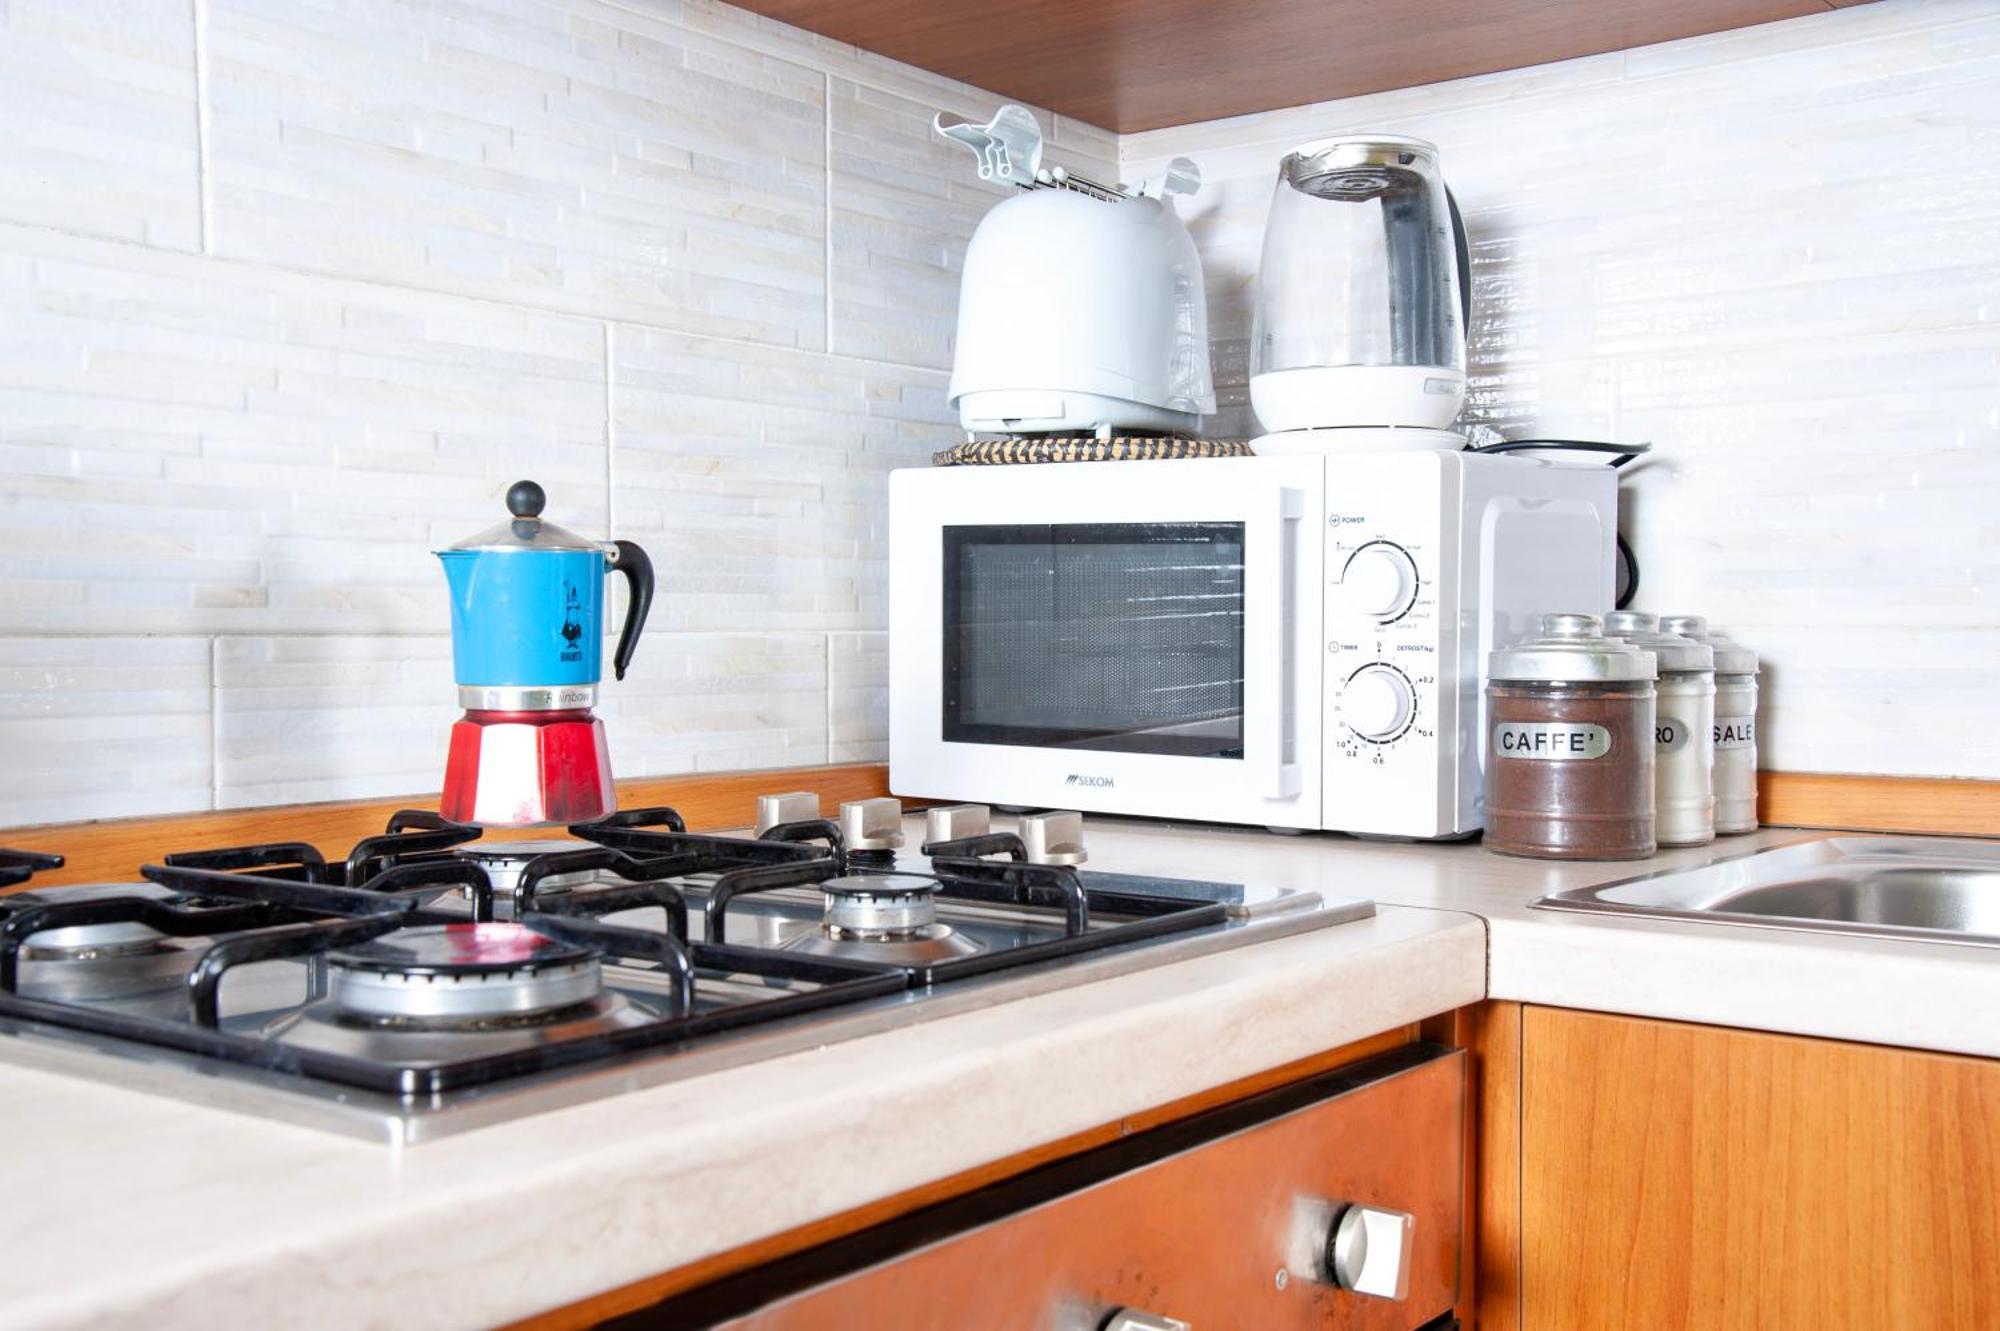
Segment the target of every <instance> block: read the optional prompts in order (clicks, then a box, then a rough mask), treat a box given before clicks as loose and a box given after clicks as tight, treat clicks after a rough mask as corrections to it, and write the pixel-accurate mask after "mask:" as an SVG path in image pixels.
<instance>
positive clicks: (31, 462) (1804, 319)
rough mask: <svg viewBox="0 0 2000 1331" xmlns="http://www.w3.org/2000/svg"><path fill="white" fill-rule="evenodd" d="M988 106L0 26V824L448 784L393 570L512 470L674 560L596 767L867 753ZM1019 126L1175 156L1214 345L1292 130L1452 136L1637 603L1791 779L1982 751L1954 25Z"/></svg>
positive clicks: (1993, 198)
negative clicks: (1201, 120)
mask: <svg viewBox="0 0 2000 1331" xmlns="http://www.w3.org/2000/svg"><path fill="white" fill-rule="evenodd" d="M198 21H199V23H200V25H201V29H202V32H201V41H200V46H201V49H200V51H199V52H198V51H197V44H198V43H197V23H198ZM1001 100H1004V99H1002V98H999V97H995V96H993V95H991V94H988V93H984V92H982V91H980V90H978V89H976V88H971V87H968V86H967V85H965V84H963V83H961V82H959V81H957V80H953V79H948V78H944V77H942V76H939V75H935V74H931V73H928V72H925V71H922V70H916V69H912V68H910V67H908V66H903V65H898V64H896V63H895V62H893V61H890V60H887V59H885V58H883V57H880V56H877V55H874V54H872V53H869V52H865V51H858V50H856V49H854V48H853V47H850V46H846V45H844V44H842V43H839V42H833V41H830V40H828V39H825V38H822V37H818V36H815V35H813V34H810V33H806V32H803V31H801V30H799V29H796V28H791V27H788V26H786V25H784V24H780V23H775V22H773V21H771V20H768V19H763V18H760V17H757V16H755V15H752V14H749V13H747V12H745V11H742V10H738V9H735V8H732V7H730V6H728V5H726V4H721V3H718V0H462V2H461V3H453V4H428V3H426V4H415V5H412V4H405V3H397V2H395V0H340V2H338V3H336V0H302V2H301V3H296V4H290V3H287V4H280V3H276V2H275V0H199V3H196V2H195V0H188V2H187V3H180V2H179V0H174V2H171V3H159V4H155V3H149V2H147V0H92V3H90V4H88V5H69V4H58V3H55V2H54V0H0V179H4V180H5V181H6V182H7V186H6V188H5V189H4V190H0V613H4V615H5V619H6V623H7V626H8V627H7V629H6V630H5V631H4V633H3V634H0V750H4V751H5V752H6V753H7V755H8V763H7V764H6V765H4V766H5V775H4V776H0V783H4V784H0V824H8V823H28V822H36V821H55V820H66V819H74V818H90V817H103V816H114V815H119V814H134V813H153V812H166V811H170V810H179V809H197V808H206V807H216V806H230V807H233V806H239V805H249V804H261V803H267V802H287V801H295V800H317V799H331V798H342V797H348V796H378V795H396V794H406V793H415V792H417V791H421V790H425V789H432V788H435V786H436V784H437V780H438V777H439V775H440V773H441V765H442V751H443V750H442V745H443V742H444V733H445V730H446V728H447V727H448V726H449V724H450V722H451V720H452V718H453V716H454V715H455V708H454V706H453V701H454V700H453V698H452V696H451V692H450V687H449V685H450V680H449V661H448V649H447V645H446V642H445V639H444V637H443V636H442V635H443V630H444V627H445V624H446V615H445V605H444V597H443V583H442V579H441V577H440V576H439V574H438V571H437V568H436V563H435V560H434V559H433V557H432V555H431V553H430V552H431V551H432V550H433V549H435V548H436V547H437V546H438V545H440V544H443V543H447V542H449V541H450V540H453V539H455V538H457V537H459V536H461V535H464V534H467V533H469V532H470V531H472V530H475V529H477V528H479V527H482V526H485V525H487V523H489V522H490V521H492V520H493V519H494V518H496V517H497V516H498V501H499V496H500V494H501V493H502V491H503V490H504V489H505V487H506V485H507V484H508V482H510V481H512V480H514V479H516V478H517V477H518V476H521V475H533V476H534V477H535V478H536V479H538V480H540V481H541V482H542V483H543V484H544V485H545V486H547V488H548V489H549V491H550V495H551V516H553V517H555V518H557V520H559V521H562V522H564V523H565V524H566V525H568V526H571V527H573V528H575V529H576V530H579V531H582V532H585V533H587V534H591V535H594V536H607V535H611V534H616V535H620V536H624V537H627V538H629V539H633V540H637V541H639V542H640V543H641V544H643V545H645V546H646V547H647V548H648V549H649V550H650V551H651V553H652V555H653V558H654V560H655V563H656V564H657V565H658V567H659V569H660V571H661V575H662V581H661V592H660V597H659V600H658V602H657V603H656V606H655V610H654V620H653V626H652V628H651V629H649V631H648V633H647V635H646V639H645V641H644V642H643V644H642V645H641V647H640V650H639V653H638V657H637V659H636V661H635V663H634V665H633V669H632V672H631V675H630V677H629V678H628V679H627V680H626V681H624V682H623V683H612V682H609V681H607V682H606V684H605V690H604V692H605V703H604V707H603V714H604V715H605V717H606V719H607V723H608V725H609V726H610V728H611V742H612V754H613V761H614V764H615V765H616V767H617V770H618V771H619V773H620V774H621V775H629V776H640V775H652V774H660V773H668V772H686V771H703V770H722V769H727V768H737V767H750V766H784V765H791V764H804V763H815V762H822V761H827V760H834V761H855V760H867V759H874V758H879V757H880V756H881V755H882V753H883V752H884V749H885V745H886V719H885V711H886V694H885V677H886V640H885V635H884V632H883V630H884V629H885V628H886V605H885V581H886V559H887V551H886V533H885V530H884V526H885V517H886V514H885V511H884V476H885V475H886V472H887V471H888V470H889V469H890V468H891V467H894V466H899V465H911V464H916V463H920V462H921V461H922V460H923V459H924V458H925V457H926V456H927V455H928V454H929V453H930V452H931V451H932V450H934V449H936V448H938V447H940V446H942V445H944V444H947V443H949V442H951V441H952V440H953V439H954V438H955V437H956V434H957V431H956V428H955V424H954V421H953V418H952V415H951V413H950V411H949V409H948V407H947V405H946V403H945V383H946V377H947V371H948V369H949V366H950V357H951V336H952V328H953V323H954V321H955V312H954V307H955V293H956V285H957V272H958V265H959V264H960V262H961V260H962V257H963V253H964V246H965V244H966V241H967V239H968V238H969V236H970V234H971V230H972V228H973V226H975V225H976V223H977V221H978V219H979V217H980V216H981V214H982V213H983V211H984V210H985V209H986V208H987V207H989V206H991V203H992V202H993V201H994V199H995V198H996V197H999V196H998V195H997V194H996V193H995V192H994V191H993V190H991V189H990V188H988V187H986V186H982V185H980V184H978V183H977V181H976V179H975V177H974V174H973V170H972V163H971V159H970V157H969V156H967V155H966V154H965V153H964V152H963V151H962V150H961V149H958V148H956V147H955V146H953V145H949V144H945V143H943V142H941V141H939V140H937V139H936V138H935V137H934V136H932V135H931V133H930V129H929V122H930V118H931V116H932V115H933V114H934V113H935V112H936V111H937V110H940V109H946V110H950V111H953V112H954V113H957V114H963V115H968V116H976V117H979V118H984V116H986V115H988V114H990V113H991V110H992V109H993V107H994V106H996V105H997V104H998V103H999V102H1000V101H1001ZM1043 123H1044V126H1045V128H1046V129H1047V130H1048V131H1049V136H1050V158H1051V160H1054V161H1061V162H1063V163H1064V164H1065V165H1068V166H1070V167H1071V168H1072V169H1074V170H1076V171H1078V172H1081V173H1084V174H1088V175H1092V176H1094V177H1098V178H1110V177H1114V176H1119V175H1122V176H1123V177H1124V178H1126V179H1136V178H1139V177H1141V176H1143V175H1145V174H1147V173H1148V172H1151V171H1154V170H1157V169H1158V168H1159V166H1160V165H1161V164H1163V163H1164V161H1165V159H1166V158H1168V157H1170V156H1172V155H1175V154H1177V153H1187V154H1190V155H1192V156H1194V157H1195V158H1196V159H1197V160H1198V161H1199V162H1200V163H1201V165H1202V167H1203V170H1204V173H1205V175H1206V176H1207V185H1206V186H1205V188H1204V189H1203V191H1202V193H1201V194H1200V195H1199V196H1198V197H1197V198H1195V199H1193V200H1191V201H1185V202H1184V203H1183V204H1182V207H1183V210H1184V213H1185V215H1186V216H1187V217H1188V218H1189V222H1190V226H1191V228H1192V229H1193V231H1194V232H1195V234H1196V236H1197V239H1198V241H1199V243H1200V244H1201V246H1202V249H1203V253H1204V258H1205V260H1206V263H1207V268H1208V278H1209V287H1210V326H1211V331H1212V334H1213V337H1214V340H1215V344H1216V351H1217V358H1218V362H1219V364H1222V365H1225V366H1226V365H1227V364H1230V363H1238V364H1240V363H1241V361H1242V360H1243V348H1244V346H1245V339H1246V338H1247V322H1248V319H1247V316H1248V309H1249V303H1248V293H1249V286H1248V284H1249V281H1250V278H1251V276H1252V275H1253V273H1254V271H1255V267H1256V261H1257V251H1258V248H1259V245H1260V241H1261V233H1262V225H1263V214H1264V210H1265V208H1266V207H1267V206H1268V202H1269V195H1270V190H1271V172H1272V169H1273V167H1274V165H1275V162H1276V159H1277V156H1278V155H1279V154H1280V153H1281V152H1282V151H1284V150H1285V149H1286V148H1288V147H1289V146H1291V145H1292V144H1293V143H1295V142H1297V141H1299V140H1302V139H1304V138H1309V137H1313V136H1316V135H1322V134H1326V133H1330V132H1335V131H1338V130H1344V129H1352V128H1379V129H1384V130H1391V131H1396V132H1405V133H1417V134H1423V135H1428V136H1430V137H1434V138H1436V139H1437V140H1438V141H1439V142H1440V143H1441V144H1442V145H1443V148H1444V157H1445V162H1446V170H1447V174H1448V175H1449V176H1450V178H1451V180H1452V182H1453V185H1454V188H1455V189H1456V190H1457V191H1458V193H1459V196H1460V198H1461V200H1462V201H1463V202H1464V204H1465V206H1466V213H1467V221H1468V224H1469V227H1470V230H1471V232H1472V238H1473V250H1474V263H1475V271H1476V291H1477V293H1478V298H1479V313H1478V314H1477V316H1476V318H1475V321H1474V327H1473V330H1472V334H1473V347H1474V356H1473V359H1474V366H1473V375H1474V406H1473V414H1474V415H1475V416H1476V417H1477V418H1478V419H1480V420H1482V421H1485V422H1488V423H1491V424H1495V425H1498V426H1503V427H1507V428H1509V429H1512V430H1516V431H1519V430H1526V429H1533V430H1536V431H1541V432H1574V433H1584V434H1595V435H1602V436H1605V437H1616V438H1623V439H1641V438H1644V439H1651V440H1653V441H1654V442H1655V444H1656V445H1657V446H1658V449H1659V457H1658V459H1657V460H1656V461H1654V462H1652V463H1649V464H1648V465H1646V466H1645V467H1643V468H1635V469H1634V473H1633V475H1632V479H1631V483H1630V485H1629V486H1628V491H1629V494H1630V498H1629V504H1630V509H1629V513H1628V525H1629V526H1630V527H1631V529H1632V533H1633V536H1634V539H1635V542H1636V544H1637V545H1638V547H1639V551H1640V554H1641V557H1642V559H1643V560H1644V562H1645V568H1646V592H1645V595H1644V596H1643V597H1642V601H1643V602H1644V603H1647V604H1651V605H1654V606H1659V607H1663V608H1681V607H1683V606H1691V607H1694V608H1699V609H1705V610H1707V611H1709V612H1710V613H1711V614H1712V615H1713V617H1714V618H1716V619H1717V620H1718V621H1719V622H1727V623H1729V624H1730V625H1731V627H1733V628H1735V629H1736V630H1737V631H1738V632H1739V633H1741V634H1742V636H1744V637H1745V638H1746V639H1748V640H1750V641H1752V642H1754V643H1756V644H1757V645H1758V646H1760V647H1762V648H1763V649H1764V651H1765V653H1766V655H1767V657H1768V659H1769V661H1770V673H1769V676H1768V677H1767V684H1768V686H1769V687H1768V694H1769V697H1770V700H1771V702H1770V707H1769V709H1768V713H1767V722H1766V745H1767V749H1766V751H1767V755H1768V760H1769V761H1770V762H1771V763H1772V764H1773V765H1775V766H1780V767H1787V768H1795V769H1819V770H1833V771H1884V772H1925V773H1933V774H1937V773H1942V774H1956V775H1967V776H2000V749H1996V748H1995V746H1994V745H1993V744H1992V743H1990V742H1988V741H1987V740H1985V739H1982V738H1981V736H1982V735H1985V734H1986V733H1988V732H1992V733H2000V724H1995V723H1996V721H2000V717H1996V716H1995V715H1994V705H1993V704H1992V703H1991V702H1990V701H1989V700H1988V699H1987V698H1986V697H1985V696H1984V693H1982V691H1981V689H1980V688H1979V685H1980V684H1981V683H1982V682H1983V677H1982V673H1981V672H1982V671H1984V672H1986V674H1990V669H1991V667H1990V662H1992V661H1994V660H2000V618H1996V606H1995V601H1994V592H1993V590H1992V589H1993V588H1994V587H1995V586H1996V585H2000V554H1996V550H2000V535H1996V530H2000V529H1996V528H1995V526H1994V523H1993V520H1992V518H1991V516H1990V515H1991V513H1992V512H1993V511H1994V505H1995V502H1996V500H2000V474H1997V473H1996V469H2000V408H1996V406H1995V401H1996V399H1995V396H1994V387H1993V386H1994V384H1995V383H1996V382H2000V314H1996V311H2000V11H1995V10H1994V8H1993V7H1992V5H1991V4H1990V3H1986V2H1985V0H1881V3H1877V4H1872V5H1866V6H1860V7H1857V8H1852V9H1845V10H1842V11H1841V12H1838V13H1833V14H1829V15H1826V16H1824V17H1814V18H1810V19H1804V20H1796V21H1792V22H1787V23H1782V24H1772V25H1766V26H1764V27H1760V28H1756V29H1751V30H1747V31H1743V32H1736V33H1724V34H1717V35H1715V36H1712V37H1704V38H1695V39H1690V40H1688V41H1684V42H1675V43H1670V44H1667V45H1665V46H1659V47H1651V48H1645V49H1642V50H1638V51H1631V52H1624V53H1617V54H1612V55H1606V56H1599V57H1592V58H1589V59H1585V60H1577V61H1570V62H1567V63H1564V64H1560V65H1550V66H1542V67H1539V68H1535V69H1528V70H1517V71H1509V72H1505V73H1500V74H1494V75H1488V76H1483V77H1481V78H1477V79H1468V80H1463V81H1460V82H1457V83H1451V84H1443V85H1437V86H1434V87H1427V88H1411V89H1401V90H1397V91H1394V92H1388V93H1382V94H1378V95H1375V96H1371V97H1367V98H1359V99H1354V100H1353V101H1349V102H1339V103H1330V104H1326V105H1322V106H1315V107H1299V108H1292V109H1289V110H1285V111H1279V112H1273V113H1271V114H1269V115H1266V116H1251V117H1242V118H1239V119H1236V120H1229V121H1220V122H1215V123H1212V124H1207V125H1196V126H1187V127H1183V128H1180V129H1173V130H1162V131H1154V132H1150V133H1147V134H1140V135H1129V136H1125V137H1124V138H1122V139H1121V138H1119V137H1118V136H1115V135H1112V134H1110V133H1108V132H1106V131H1104V130H1101V129H1098V128H1096V127H1093V126H1089V125H1084V124H1080V123H1077V122H1074V121H1070V120H1067V119H1064V118H1059V117H1044V120H1043ZM204 201H206V206H204ZM1219 377H1220V380H1221V382H1219V385H1218V387H1219V390H1220V393H1221V396H1222V398H1223V400H1224V402H1225V403H1226V404H1230V403H1232V401H1234V402H1240V400H1241V398H1242V396H1243V385H1242V382H1241V381H1242V378H1243V376H1242V374H1241V372H1240V371H1239V372H1237V373H1234V374H1233V375H1232V374H1230V373H1228V372H1227V371H1226V370H1225V372H1223V373H1222V374H1221V375H1220V376H1219ZM1232 378H1233V380H1234V382H1233V383H1232V382H1231V380H1232ZM1249 424H1250V422H1249V419H1248V415H1247V410H1246V409H1244V408H1242V407H1241V406H1240V405H1226V406H1225V410H1224V413H1223V415H1222V417H1221V418H1220V419H1219V420H1218V421H1217V422H1216V423H1215V429H1216V431H1217V432H1220V433H1228V432H1233V431H1241V430H1247V429H1248V427H1249ZM613 600H614V606H619V605H622V597H620V596H618V595H616V593H615V585H614V598H613Z"/></svg>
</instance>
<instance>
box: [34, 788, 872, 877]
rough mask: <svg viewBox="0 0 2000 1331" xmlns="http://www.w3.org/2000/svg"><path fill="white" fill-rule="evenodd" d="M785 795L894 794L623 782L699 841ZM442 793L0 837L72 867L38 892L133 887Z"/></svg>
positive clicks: (360, 829) (517, 834) (324, 834)
mask: <svg viewBox="0 0 2000 1331" xmlns="http://www.w3.org/2000/svg"><path fill="white" fill-rule="evenodd" d="M786 790H811V791H816V792H818V794H819V797H820V804H821V806H822V807H823V808H824V809H825V810H826V811H827V812H828V813H829V814H831V813H832V812H833V810H834V809H835V808H837V807H838V806H839V805H840V803H841V801H843V800H858V799H870V798H873V797H875V796H877V795H886V794H888V793H889V769H888V768H887V767H884V766H883V765H882V764H880V763H857V764H853V765H850V766H840V767H800V768H785V769H781V770H778V771H769V772H731V773H728V774H727V775H713V774H696V775H689V776H675V777H661V778H655V779H646V780H635V781H620V782H619V783H618V803H619V806H620V807H621V808H626V809H639V808H645V807H646V806H648V805H653V804H670V805H672V806H673V807H675V808H676V809H679V810H680V811H681V814H682V816H683V817H685V818H686V819H687V821H688V826H689V827H690V828H693V829H694V830H696V831H701V830H705V829H713V828H720V827H741V826H744V825H746V824H748V823H750V822H751V821H752V820H753V819H754V818H755V817H756V812H757V797H758V796H759V795H768V794H773V793H776V792H779V791H786ZM437 802H438V797H437V794H436V792H432V793H430V794H428V795H411V796H408V797H406V798H402V799H387V800H355V801H349V802H345V803H339V804H294V805H288V806H284V807H279V808H262V809H229V810H224V811H221V812H217V813H191V814H177V815H174V816H172V817H168V818H121V819H115V820H108V821H105V822H97V823H67V824H63V825H60V826H55V827H30V828H0V845H5V846H9V847H13V848H15V849H19V850H40V851H49V852H53V853H54V854H58V855H61V856H63V857H64V858H65V860H66V861H67V862H66V863H65V864H64V866H63V867H62V868H61V869H57V870H54V871H52V872H49V873H42V874H36V875H35V878H34V885H35V886H41V887H46V886H49V885H51V884H55V883H93V882H105V881H112V882H117V881H124V880H128V879H130V878H131V877H132V876H133V874H134V873H135V872H136V871H137V869H138V867H139V866H140V865H141V864H143V863H146V862H147V861H149V860H157V859H158V858H159V857H160V856H161V855H164V854H166V853H168V852H169V851H174V850H185V849H194V848H198V847H203V846H241V845H252V844H255V843H257V842H260V841H306V842H310V843H312V844H313V845H315V846H318V847H319V848H320V849H321V850H322V851H329V852H330V851H332V850H334V849H336V848H337V849H339V850H340V851H341V853H342V854H345V853H346V848H347V847H349V846H351V845H353V844H354V843H355V842H356V841H359V840H360V839H361V838H362V837H365V836H372V835H374V834H375V833H377V832H380V831H381V830H382V828H383V826H384V824H385V823H387V821H388V819H389V815H390V814H392V813H394V812H395V811H396V810H398V809H411V808H417V809H436V808H437ZM549 834H550V832H549V829H548V828H545V827H543V828H533V827H529V828H494V829H490V830H488V831H487V833H486V836H487V838H488V839H491V840H502V841H504V840H517V839H520V838H523V837H546V836H548V835H549Z"/></svg>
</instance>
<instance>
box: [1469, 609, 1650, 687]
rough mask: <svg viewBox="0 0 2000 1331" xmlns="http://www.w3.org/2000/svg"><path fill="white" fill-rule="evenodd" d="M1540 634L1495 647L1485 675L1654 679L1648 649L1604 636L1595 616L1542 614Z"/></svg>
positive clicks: (1579, 680) (1562, 680)
mask: <svg viewBox="0 0 2000 1331" xmlns="http://www.w3.org/2000/svg"><path fill="white" fill-rule="evenodd" d="M1541 628H1542V636H1541V637H1539V638H1530V639H1528V640H1527V641H1526V642H1522V643H1517V644H1515V645H1514V646H1512V647H1506V648H1502V649H1501V650H1500V651H1497V652H1494V653H1493V655H1492V656H1491V657H1490V658H1488V661H1487V671H1486V673H1487V675H1488V677H1489V678H1492V679H1500V680H1529V681H1545V682H1548V683H1559V684H1616V683H1625V682H1636V681H1639V680H1650V679H1657V678H1658V677H1659V674H1658V666H1657V665H1656V664H1655V662H1654V660H1653V654H1652V653H1651V652H1650V651H1645V650H1642V649H1641V648H1638V647H1635V646H1633V645H1632V644H1631V643H1628V642H1626V641H1625V640H1624V639H1622V638H1607V637H1605V636H1604V621H1603V620H1602V619H1599V618H1598V617H1597V616H1596V615H1582V614H1567V613H1566V614H1556V615H1543V616H1542V625H1541Z"/></svg>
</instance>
